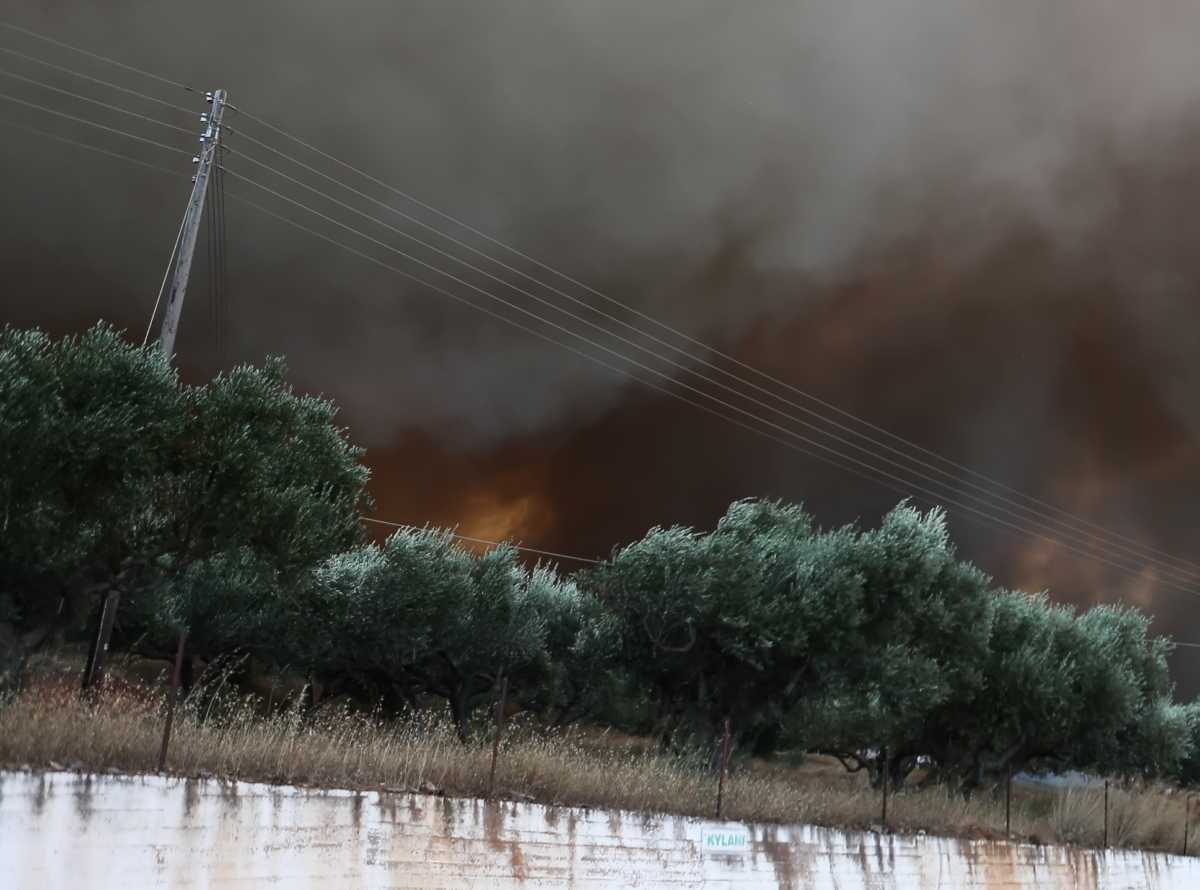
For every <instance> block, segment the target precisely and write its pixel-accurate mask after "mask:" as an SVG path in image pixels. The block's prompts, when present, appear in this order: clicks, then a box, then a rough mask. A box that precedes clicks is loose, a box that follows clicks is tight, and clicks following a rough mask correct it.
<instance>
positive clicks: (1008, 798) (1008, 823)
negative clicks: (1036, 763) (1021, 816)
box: [1004, 760, 1012, 838]
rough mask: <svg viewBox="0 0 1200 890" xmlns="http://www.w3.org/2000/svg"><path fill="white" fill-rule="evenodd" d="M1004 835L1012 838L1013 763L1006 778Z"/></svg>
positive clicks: (1010, 762)
mask: <svg viewBox="0 0 1200 890" xmlns="http://www.w3.org/2000/svg"><path fill="white" fill-rule="evenodd" d="M1004 834H1005V835H1006V836H1007V837H1010V838H1011V837H1012V761H1011V760H1010V761H1009V763H1008V773H1007V775H1006V776H1005V778H1004Z"/></svg>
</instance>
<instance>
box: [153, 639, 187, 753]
mask: <svg viewBox="0 0 1200 890" xmlns="http://www.w3.org/2000/svg"><path fill="white" fill-rule="evenodd" d="M186 645H187V631H186V630H181V631H180V632H179V645H178V646H177V647H176V649H175V670H174V671H172V672H171V687H170V691H168V692H167V722H166V723H165V724H164V725H163V737H162V747H161V748H159V749H158V771H159V772H160V773H161V772H163V771H164V770H166V768H167V748H168V747H169V746H170V744H171V724H172V723H174V722H175V699H177V698H179V684H180V681H181V680H182V678H183V649H184V646H186Z"/></svg>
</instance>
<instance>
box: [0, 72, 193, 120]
mask: <svg viewBox="0 0 1200 890" xmlns="http://www.w3.org/2000/svg"><path fill="white" fill-rule="evenodd" d="M0 75H3V76H5V77H11V78H12V79H13V80H20V81H24V82H25V83H29V84H33V85H34V86H36V87H38V88H40V89H43V90H50V91H52V92H55V93H61V94H62V95H64V96H70V97H71V98H72V99H78V100H79V101H81V102H90V103H91V104H92V105H99V106H100V107H101V108H106V109H108V110H109V111H116V112H118V113H120V114H127V115H129V116H130V117H136V118H137V119H138V120H143V121H149V122H150V123H152V124H158V125H159V126H160V127H166V128H167V129H169V130H175V131H177V132H179V133H186V134H187V135H189V136H193V135H195V131H194V130H188V129H186V128H185V127H177V126H176V125H175V124H168V123H167V122H166V121H160V120H158V119H157V118H153V117H150V116H149V115H145V114H140V113H139V112H136V111H130V110H129V109H128V108H122V107H120V106H119V105H109V104H108V103H107V102H101V101H100V100H99V99H93V98H91V97H90V96H84V95H83V94H82V93H75V92H72V91H71V90H64V89H62V88H61V87H56V86H52V85H51V84H48V83H45V82H43V81H40V80H35V79H34V78H32V77H26V76H25V75H23V74H14V73H13V72H12V71H8V70H6V69H4V68H0Z"/></svg>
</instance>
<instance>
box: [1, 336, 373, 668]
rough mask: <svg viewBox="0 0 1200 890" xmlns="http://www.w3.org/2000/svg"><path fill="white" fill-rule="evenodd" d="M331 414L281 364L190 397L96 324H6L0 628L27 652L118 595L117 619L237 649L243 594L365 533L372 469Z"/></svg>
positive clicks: (190, 390)
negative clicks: (236, 616) (83, 328)
mask: <svg viewBox="0 0 1200 890" xmlns="http://www.w3.org/2000/svg"><path fill="white" fill-rule="evenodd" d="M335 413H336V409H335V408H334V406H333V405H332V403H330V402H328V401H326V400H324V399H319V398H314V397H309V396H301V395H297V394H295V393H294V392H293V391H292V390H291V388H290V387H289V386H288V385H287V383H286V380H285V367H284V365H283V363H282V361H279V360H271V361H268V362H267V363H266V365H265V366H264V367H261V368H255V367H249V366H244V367H240V368H237V369H235V370H233V371H231V372H229V373H228V374H223V375H221V376H219V377H218V378H216V379H215V380H213V381H212V382H210V383H208V384H205V385H200V386H185V385H182V384H181V383H180V381H179V380H178V378H177V376H176V374H175V372H174V371H173V370H172V369H171V368H170V367H169V366H168V365H167V363H166V362H165V361H164V360H163V359H162V357H161V355H160V354H159V351H158V350H157V349H156V348H154V347H149V348H143V347H138V346H135V345H132V344H129V343H127V342H125V341H124V340H123V339H122V338H121V336H120V334H119V333H118V332H117V331H115V330H113V329H112V328H109V327H107V326H104V325H99V326H97V327H95V328H92V329H91V330H89V331H88V332H86V333H84V334H81V335H78V336H70V337H64V338H61V339H59V340H54V339H52V338H50V337H48V336H47V335H46V334H44V333H42V332H40V331H36V330H17V329H13V328H5V329H4V330H3V331H2V332H0V462H2V463H0V623H3V624H4V625H5V626H6V627H7V628H8V629H9V632H10V633H12V634H14V635H15V636H16V637H17V638H18V640H19V641H20V643H21V645H22V647H23V648H24V649H25V650H28V649H29V648H32V647H34V646H36V645H37V644H39V643H41V642H44V641H45V640H47V639H50V638H53V637H55V636H61V635H62V634H64V633H70V632H72V631H76V632H77V631H78V630H79V629H80V627H81V626H82V625H83V624H84V622H85V621H86V620H87V618H88V616H89V615H90V614H92V613H93V612H94V611H95V608H96V603H97V602H98V600H99V599H100V598H102V597H103V596H104V595H106V594H107V593H108V592H109V591H118V592H121V593H122V594H124V595H125V599H124V603H125V606H124V607H123V611H122V612H121V613H120V615H121V616H123V617H119V618H118V622H119V624H120V623H121V622H124V624H125V625H126V626H128V625H129V624H130V623H131V622H132V623H133V624H134V625H137V626H139V627H141V628H142V629H145V630H149V631H151V632H155V631H158V632H160V633H161V632H162V631H165V630H168V629H171V628H179V629H182V628H187V629H189V630H190V631H192V633H193V635H194V639H195V640H196V641H197V643H198V644H207V645H210V646H213V647H221V646H225V645H229V644H230V642H231V640H233V639H234V638H236V637H237V636H238V634H239V633H241V632H242V631H243V630H244V628H241V629H239V628H237V627H235V624H236V622H233V621H231V620H230V619H231V614H232V613H231V608H232V606H234V605H235V604H237V603H240V602H243V600H244V599H245V598H242V599H238V597H237V596H236V594H238V593H239V592H247V591H249V590H259V591H261V589H263V586H264V585H266V586H271V585H286V584H290V583H293V582H294V581H295V580H296V579H299V578H302V577H304V576H305V575H306V573H307V572H308V571H309V570H310V569H311V568H312V567H313V566H315V565H317V564H319V563H320V562H321V561H323V560H324V559H325V558H327V557H328V556H329V555H330V554H332V553H334V552H336V551H338V550H340V549H342V548H345V547H348V546H351V545H353V544H354V543H356V542H358V540H359V539H360V535H361V531H360V527H359V523H358V511H359V509H360V508H361V507H362V506H364V505H365V504H366V495H365V484H366V479H367V471H366V470H365V468H363V467H362V466H361V465H360V463H359V458H360V456H361V451H360V450H359V449H357V448H355V447H353V446H352V445H351V444H350V443H349V442H347V441H346V438H345V436H344V434H343V431H341V430H339V429H338V428H337V427H336V426H334V424H333V419H334V415H335ZM218 604H220V605H218ZM127 629H128V627H127Z"/></svg>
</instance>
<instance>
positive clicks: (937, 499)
mask: <svg viewBox="0 0 1200 890" xmlns="http://www.w3.org/2000/svg"><path fill="white" fill-rule="evenodd" d="M227 172H228V173H229V175H231V176H233V177H234V178H235V179H239V180H242V181H244V182H246V183H248V184H250V185H252V186H254V187H257V188H259V189H261V190H263V191H265V192H267V193H269V194H272V195H274V196H275V197H277V198H280V199H282V200H284V201H286V202H287V203H290V204H292V205H294V206H296V207H299V208H300V209H303V210H306V211H308V212H309V213H312V214H314V215H315V216H317V217H319V218H321V219H323V220H325V221H327V222H330V223H332V224H334V225H336V226H338V227H339V228H342V229H344V230H346V231H348V232H350V233H351V234H354V235H357V236H358V237H360V238H363V239H364V240H366V241H369V242H372V243H374V244H376V245H378V246H380V247H383V248H384V249H385V250H389V251H391V252H393V253H395V254H397V255H399V256H402V257H404V258H406V259H409V260H410V261H413V262H416V263H417V264H418V265H422V266H424V267H426V268H429V269H431V270H433V271H436V272H439V274H442V275H444V276H445V277H447V278H449V279H451V280H452V281H455V282H456V283H458V284H461V285H463V286H466V287H468V288H470V289H472V290H475V291H477V292H478V293H480V294H482V295H483V296H485V297H487V298H488V299H491V300H493V301H496V302H499V303H501V304H502V305H504V306H506V307H508V308H510V309H515V310H516V311H518V312H520V313H522V314H524V315H527V316H529V317H531V318H532V319H534V320H535V321H538V322H540V323H542V324H544V325H547V326H548V327H550V328H553V329H555V330H557V331H559V332H560V333H563V334H566V335H567V336H569V337H573V338H575V339H577V340H580V341H582V342H584V343H586V344H587V345H589V346H591V347H592V348H595V349H599V350H601V351H604V352H608V353H610V354H611V355H613V356H615V357H616V358H618V359H620V360H622V361H624V362H627V363H629V364H631V365H633V366H635V367H637V368H640V369H641V370H644V371H648V372H649V373H651V374H653V375H655V376H658V377H661V378H663V379H665V380H666V381H667V383H668V384H669V385H671V384H673V385H674V386H678V387H682V388H684V389H687V390H689V391H691V392H694V393H696V394H697V395H699V396H700V397H702V398H706V399H708V400H710V401H712V402H715V403H716V404H718V405H721V406H722V407H723V408H726V409H728V410H731V411H734V412H735V413H738V414H741V415H744V416H746V417H748V418H749V419H750V420H752V421H755V422H757V423H760V424H764V425H766V426H768V427H771V428H773V429H776V430H779V431H780V432H782V433H783V434H784V435H788V436H791V437H792V438H794V439H798V440H799V441H801V442H804V443H807V444H809V445H812V446H814V447H817V448H820V449H822V450H824V451H828V452H831V453H833V454H835V455H837V456H838V457H841V458H843V459H844V460H846V461H849V462H850V463H851V464H855V465H857V466H860V467H864V468H865V469H866V470H869V471H871V472H873V473H875V474H878V475H879V476H883V477H885V478H886V479H890V480H891V481H893V482H898V483H900V485H901V486H905V488H903V489H899V491H900V493H901V494H902V495H905V496H911V495H912V494H913V492H914V491H916V492H920V493H922V494H924V495H925V497H924V498H922V500H927V501H928V500H932V502H933V503H934V504H940V505H942V506H949V507H954V508H957V510H956V512H957V511H966V512H968V513H971V514H975V515H977V516H979V517H981V518H983V519H984V520H986V521H988V522H990V523H992V524H994V525H998V526H1002V527H1007V528H1009V529H1011V530H1015V531H1017V532H1019V533H1022V534H1024V535H1029V536H1032V537H1036V538H1039V539H1041V540H1044V541H1047V542H1048V543H1052V544H1056V545H1058V546H1061V547H1063V548H1064V549H1066V550H1068V551H1070V552H1072V553H1074V554H1076V555H1077V556H1081V557H1083V558H1085V559H1090V560H1092V561H1095V562H1100V563H1103V564H1105V565H1108V566H1110V567H1112V568H1116V569H1118V570H1120V571H1123V572H1126V573H1129V574H1132V575H1135V576H1136V575H1139V574H1140V572H1139V570H1138V569H1136V568H1134V567H1131V566H1129V565H1126V564H1123V563H1118V562H1114V561H1113V560H1110V559H1106V558H1104V557H1102V556H1099V555H1097V554H1092V553H1087V552H1085V551H1081V550H1079V549H1077V548H1075V547H1073V546H1071V545H1069V544H1066V543H1064V542H1062V541H1060V540H1057V539H1055V538H1052V537H1049V536H1047V535H1044V534H1042V533H1040V532H1038V531H1035V530H1031V529H1029V528H1027V527H1024V526H1021V525H1017V524H1014V523H1010V522H1007V521H1006V520H1003V519H999V518H997V517H995V516H993V515H991V514H989V513H987V512H986V511H983V510H979V509H977V508H974V507H971V506H969V505H966V504H963V503H961V502H959V501H955V500H954V499H952V498H948V497H946V496H945V495H942V494H939V493H937V492H931V491H929V490H928V489H925V488H923V487H922V486H918V485H913V484H912V483H911V482H910V481H909V480H905V479H903V478H900V477H897V476H895V475H894V474H891V473H889V472H888V471H886V470H881V469H879V468H878V467H875V466H873V465H871V464H868V463H866V462H864V461H861V460H859V459H857V458H853V457H848V456H845V455H842V454H840V453H839V452H838V451H837V450H836V449H833V448H831V447H830V446H827V445H824V444H823V443H820V442H815V441H813V440H811V439H808V438H807V437H805V436H803V435H801V434H799V433H796V432H795V431H793V430H790V429H788V428H786V427H782V426H780V425H779V424H775V423H773V422H771V421H767V420H764V419H763V418H761V417H759V416H757V415H755V414H753V413H752V412H749V411H746V410H745V409H742V408H740V407H738V406H736V405H732V404H730V403H728V402H725V401H724V400H722V399H720V398H718V397H716V396H713V395H712V394H710V393H706V392H704V391H702V390H698V389H697V388H695V387H693V386H690V385H689V384H686V383H683V382H681V381H677V380H675V379H674V378H672V377H670V375H667V374H665V373H663V372H661V371H658V370H656V369H654V368H651V367H648V366H646V365H645V364H643V363H641V362H638V361H637V360H636V359H631V358H629V357H628V356H626V355H624V354H622V353H620V352H617V351H615V350H613V349H611V348H609V347H607V346H604V345H603V344H600V343H597V342H595V341H593V340H589V339H588V338H587V337H585V336H584V335H582V334H579V333H578V332H576V331H572V330H571V329H569V328H566V327H564V326H562V325H560V324H558V323H556V322H553V321H549V320H548V319H545V318H543V317H541V316H539V315H537V314H536V313H534V312H532V311H531V310H528V309H526V308H524V307H521V306H518V305H517V304H514V303H511V302H510V301H507V300H505V299H504V298H502V297H498V296H496V295H495V294H492V293H490V292H488V291H486V290H484V289H483V288H480V287H478V286H477V285H474V284H472V283H470V282H468V281H465V280H463V279H461V278H457V277H456V276H454V275H452V274H449V273H446V272H444V271H442V270H438V269H437V268H436V267H433V266H430V265H429V264H427V263H424V262H423V261H421V260H419V259H416V258H414V257H412V256H411V255H410V254H406V253H404V252H403V251H401V250H399V249H397V248H395V247H393V246H391V245H389V244H387V243H385V242H383V241H380V240H378V239H376V238H373V237H371V236H370V235H367V234H366V233H364V232H361V231H359V230H357V229H354V228H353V227H351V226H348V225H346V224H345V223H342V222H339V221H338V220H336V219H334V218H333V217H330V216H328V215H327V214H324V213H322V212H320V211H319V210H316V209H315V208H312V207H309V206H307V205H305V204H303V203H302V202H299V201H295V200H293V199H291V198H288V197H287V196H286V195H283V194H282V193H280V192H277V191H276V190H274V189H271V188H269V187H267V186H263V185H262V184H260V183H257V182H255V181H254V180H252V179H250V178H249V177H247V176H245V175H243V174H240V173H237V172H236V171H234V170H228V171H227ZM243 200H244V199H243ZM245 203H247V204H251V202H248V201H246V202H245ZM252 206H255V209H258V210H260V211H264V212H268V213H270V211H266V210H265V208H262V207H261V206H260V205H252ZM271 215H274V216H276V217H277V218H279V219H283V220H284V221H286V222H288V223H290V224H292V225H294V226H296V227H297V228H300V229H303V230H306V231H308V232H309V233H310V234H314V235H316V236H317V237H320V238H323V239H324V240H326V241H329V242H330V243H332V244H335V245H338V246H340V247H342V248H343V249H346V250H349V251H350V252H352V253H355V254H357V255H358V256H360V257H363V258H367V259H369V260H370V261H371V262H374V263H376V264H377V265H380V266H382V267H384V268H389V269H391V270H392V271H394V272H397V273H398V274H401V275H403V276H405V277H408V278H410V279H412V280H414V281H417V282H419V283H420V284H422V285H424V286H425V287H427V288H430V289H431V290H434V291H436V292H438V293H441V294H444V295H447V296H452V297H453V298H454V299H456V300H458V301H459V302H464V303H466V304H467V305H469V306H471V307H472V308H475V309H477V310H480V311H485V313H486V314H488V315H491V316H492V317H496V318H498V319H500V320H503V321H505V322H506V323H508V324H512V325H514V326H516V327H519V328H521V329H523V330H526V331H528V332H530V333H534V331H533V330H532V329H530V328H528V327H527V326H524V325H521V324H520V323H517V322H514V321H513V320H512V319H510V318H508V317H507V316H505V315H502V314H500V313H496V312H492V311H489V310H485V309H484V308H483V307H480V306H479V305H477V304H474V303H472V302H470V301H469V300H466V299H465V298H463V297H461V296H459V295H457V294H451V293H450V292H448V291H446V290H445V289H443V288H438V287H435V286H433V285H431V284H430V283H429V282H428V281H426V280H425V279H423V278H421V277H420V276H418V275H415V274H413V273H411V272H407V271H405V270H401V269H399V268H397V267H394V266H390V265H389V264H386V263H383V262H382V261H379V260H378V259H377V258H375V257H371V256H370V255H369V254H366V253H364V252H362V251H357V250H354V249H353V248H349V247H347V246H346V245H344V244H342V243H341V242H339V241H337V240H335V239H332V238H329V237H328V236H325V235H322V234H320V233H318V232H316V231H315V230H313V229H308V228H307V227H304V226H301V225H300V224H298V223H294V222H293V221H291V220H288V219H287V218H286V217H282V216H281V215H279V214H271ZM535 335H536V336H539V337H541V338H542V339H545V340H548V341H549V342H551V343H554V344H555V345H557V346H559V347H560V348H566V349H568V350H569V351H572V352H575V353H576V354H580V355H582V356H584V357H585V358H587V359H588V360H590V361H594V362H597V363H599V364H601V365H603V366H605V367H608V368H610V369H611V370H614V371H616V372H617V373H621V374H625V375H626V376H630V377H632V379H634V380H637V381H638V382H640V383H643V384H646V381H645V380H642V379H640V378H638V377H637V376H636V375H633V374H631V373H629V372H628V369H622V368H617V367H615V366H613V365H610V364H608V363H606V362H604V361H602V360H600V359H597V358H596V357H595V356H593V355H591V354H589V353H582V352H580V351H579V350H576V349H574V348H572V347H569V346H567V345H566V344H564V343H562V342H561V341H558V340H556V339H554V338H552V337H548V336H547V335H545V334H544V333H540V332H538V333H536V334H535ZM654 388H656V389H658V390H659V391H661V392H664V393H666V394H668V395H670V396H672V397H674V398H681V399H682V400H683V401H685V402H687V403H688V404H691V405H693V406H696V407H700V404H699V403H697V402H694V401H691V400H690V399H687V398H684V397H681V396H680V395H679V394H678V393H677V392H675V391H674V390H670V389H666V388H665V387H658V386H655V387H654ZM704 410H707V411H708V412H709V413H713V414H715V415H716V416H718V417H722V418H723V419H725V420H727V421H731V422H734V423H736V424H737V425H739V426H743V427H744V428H747V429H750V430H752V431H754V432H756V433H759V434H760V435H763V434H764V431H763V430H761V429H760V428H758V427H752V426H750V425H749V424H744V423H741V422H739V421H736V420H734V419H732V418H730V417H728V416H727V415H725V414H722V413H720V412H718V411H714V410H712V409H711V408H709V407H708V406H704ZM768 438H773V439H775V440H776V441H779V442H781V443H783V442H784V441H785V440H781V439H778V438H777V437H774V436H770V435H768ZM787 444H788V446H789V447H792V448H793V449H794V450H797V451H800V452H802V453H805V454H808V455H810V456H812V457H817V458H818V459H821V460H823V461H824V462H826V463H830V464H832V465H833V466H837V467H839V469H843V470H848V469H849V468H848V467H846V466H845V464H842V463H838V462H837V461H835V460H832V459H830V458H828V457H826V456H824V455H818V454H816V453H814V452H812V451H810V450H807V449H804V448H802V447H800V446H797V445H795V444H794V443H790V442H788V443H787ZM857 475H860V476H863V477H864V478H867V479H870V480H871V481H873V482H876V483H879V484H883V483H882V480H880V479H878V478H875V477H872V476H867V475H865V474H863V473H861V472H860V473H857ZM887 487H889V488H890V489H892V490H894V491H895V490H897V489H896V488H895V487H894V486H891V485H888V486H887ZM1162 583H1163V584H1164V585H1167V586H1169V587H1171V588H1173V589H1177V590H1180V591H1182V592H1185V593H1188V594H1190V595H1192V596H1200V592H1198V591H1197V590H1195V589H1193V588H1191V587H1188V586H1185V585H1184V584H1183V583H1177V582H1176V581H1175V580H1174V579H1163V580H1162Z"/></svg>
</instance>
